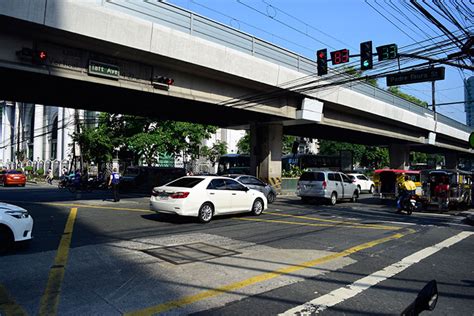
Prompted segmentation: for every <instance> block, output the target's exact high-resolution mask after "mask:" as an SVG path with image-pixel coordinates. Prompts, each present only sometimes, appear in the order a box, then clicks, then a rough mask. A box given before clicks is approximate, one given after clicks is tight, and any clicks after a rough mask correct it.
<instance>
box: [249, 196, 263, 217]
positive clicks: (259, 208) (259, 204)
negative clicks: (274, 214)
mask: <svg viewBox="0 0 474 316" xmlns="http://www.w3.org/2000/svg"><path fill="white" fill-rule="evenodd" d="M262 212H263V201H262V199H256V200H255V201H254V202H253V205H252V214H253V215H255V216H259V215H260V214H262Z"/></svg>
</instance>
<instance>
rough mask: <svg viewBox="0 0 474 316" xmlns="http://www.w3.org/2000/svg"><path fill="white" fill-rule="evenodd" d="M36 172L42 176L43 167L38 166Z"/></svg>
mask: <svg viewBox="0 0 474 316" xmlns="http://www.w3.org/2000/svg"><path fill="white" fill-rule="evenodd" d="M36 173H37V174H38V175H40V176H42V175H43V174H44V169H43V168H39V169H38V170H36Z"/></svg>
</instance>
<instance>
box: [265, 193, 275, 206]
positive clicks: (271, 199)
mask: <svg viewBox="0 0 474 316" xmlns="http://www.w3.org/2000/svg"><path fill="white" fill-rule="evenodd" d="M267 200H268V203H273V202H275V193H273V192H270V193H268V195H267Z"/></svg>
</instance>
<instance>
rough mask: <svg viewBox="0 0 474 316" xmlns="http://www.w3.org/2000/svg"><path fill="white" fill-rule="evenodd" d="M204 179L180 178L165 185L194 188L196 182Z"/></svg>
mask: <svg viewBox="0 0 474 316" xmlns="http://www.w3.org/2000/svg"><path fill="white" fill-rule="evenodd" d="M202 180H204V178H180V179H178V180H175V181H173V182H170V183H168V184H167V185H166V186H167V187H179V188H194V187H195V186H196V184H198V183H199V182H201V181H202Z"/></svg>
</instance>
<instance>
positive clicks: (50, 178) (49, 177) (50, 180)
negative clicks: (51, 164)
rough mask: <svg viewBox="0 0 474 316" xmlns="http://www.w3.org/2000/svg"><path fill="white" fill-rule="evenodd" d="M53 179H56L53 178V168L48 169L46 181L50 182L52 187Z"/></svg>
mask: <svg viewBox="0 0 474 316" xmlns="http://www.w3.org/2000/svg"><path fill="white" fill-rule="evenodd" d="M53 178H54V176H53V170H51V168H49V169H48V175H47V176H46V179H47V180H48V183H49V184H50V185H52V184H53Z"/></svg>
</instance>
